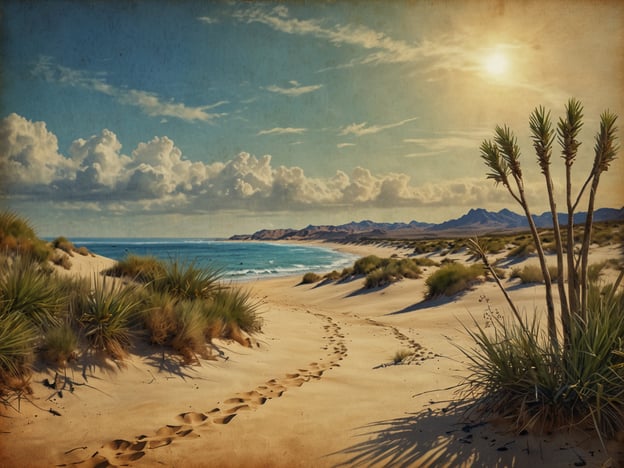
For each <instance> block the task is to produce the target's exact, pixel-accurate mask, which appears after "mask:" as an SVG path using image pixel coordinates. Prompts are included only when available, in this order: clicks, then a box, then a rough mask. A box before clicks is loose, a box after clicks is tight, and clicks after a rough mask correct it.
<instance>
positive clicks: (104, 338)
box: [78, 277, 139, 359]
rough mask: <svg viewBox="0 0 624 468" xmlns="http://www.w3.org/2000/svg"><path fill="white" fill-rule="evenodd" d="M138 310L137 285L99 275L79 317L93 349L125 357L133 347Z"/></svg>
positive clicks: (114, 356) (116, 357) (116, 356)
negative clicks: (133, 327) (135, 287)
mask: <svg viewBox="0 0 624 468" xmlns="http://www.w3.org/2000/svg"><path fill="white" fill-rule="evenodd" d="M138 311H139V299H138V295H137V293H136V290H135V289H134V288H133V287H131V286H124V285H122V284H120V283H119V282H112V283H111V282H110V281H109V282H107V281H106V277H104V279H99V278H96V279H95V281H94V285H93V291H92V292H91V294H89V296H88V297H87V298H85V300H84V304H83V307H82V308H81V312H82V313H81V315H80V317H79V319H78V320H79V322H80V324H81V326H82V328H83V331H84V334H85V336H86V338H87V340H88V341H89V345H90V346H91V347H92V348H94V349H96V350H104V351H106V352H108V353H109V354H110V355H111V356H112V357H113V358H115V359H121V358H123V357H125V355H126V351H127V349H128V347H129V346H130V340H131V336H132V333H131V323H132V320H133V319H134V317H135V315H136V314H137V313H138Z"/></svg>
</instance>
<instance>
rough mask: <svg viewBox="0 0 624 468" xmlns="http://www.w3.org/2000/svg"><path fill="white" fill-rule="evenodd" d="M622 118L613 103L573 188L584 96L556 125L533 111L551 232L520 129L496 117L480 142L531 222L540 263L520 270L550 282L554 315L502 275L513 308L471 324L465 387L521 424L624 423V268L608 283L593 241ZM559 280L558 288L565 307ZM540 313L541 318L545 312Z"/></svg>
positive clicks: (610, 426)
mask: <svg viewBox="0 0 624 468" xmlns="http://www.w3.org/2000/svg"><path fill="white" fill-rule="evenodd" d="M616 119H617V116H616V115H614V114H612V113H610V112H608V111H606V112H604V113H603V114H602V115H601V117H600V127H599V130H598V132H597V134H596V137H595V144H594V160H593V164H592V166H591V169H590V172H589V174H588V175H587V177H586V179H585V183H584V184H583V185H582V187H581V188H580V189H579V190H578V191H577V192H576V193H574V192H573V189H572V167H573V165H574V162H575V161H576V158H577V152H578V148H579V146H580V142H579V141H578V140H577V138H578V135H579V132H580V129H581V127H582V125H583V107H582V105H581V103H580V102H579V101H577V100H575V99H571V100H570V101H569V102H568V103H567V105H566V107H565V113H564V116H563V117H561V118H560V119H559V121H558V122H557V124H556V126H555V127H554V128H553V124H552V121H551V118H550V112H547V111H546V110H545V109H544V108H543V107H540V108H537V109H535V110H534V112H533V113H532V114H531V116H530V120H529V128H530V131H531V139H532V141H533V147H534V149H535V153H536V155H537V162H538V164H539V166H540V170H541V173H542V174H543V176H544V180H545V187H546V192H547V196H548V200H549V203H550V207H551V214H552V221H553V230H552V235H550V236H548V239H544V238H543V235H542V233H541V232H540V231H538V229H536V227H535V225H534V223H533V221H532V218H531V210H530V207H529V204H528V202H527V199H526V196H525V193H524V180H523V177H522V167H521V160H520V148H519V147H518V144H517V140H516V137H515V136H514V134H513V132H512V131H511V129H510V128H508V127H507V126H497V127H496V129H495V135H494V139H493V140H485V141H484V142H483V144H482V145H481V157H482V159H483V160H484V162H485V164H486V166H487V167H488V170H489V172H488V174H487V178H489V179H492V180H493V181H494V182H495V183H496V184H498V185H502V186H503V187H504V188H505V189H506V190H507V192H508V193H509V194H510V196H511V197H512V198H513V199H514V200H515V201H516V202H517V203H518V205H520V206H521V207H522V209H523V211H524V213H525V215H526V218H527V221H528V222H529V227H530V232H531V237H532V241H533V243H532V246H533V247H534V249H535V252H536V255H537V259H538V260H539V267H531V268H530V269H529V270H527V268H526V267H525V269H524V270H522V271H518V275H519V276H520V278H521V281H523V282H527V281H539V282H543V284H544V292H545V306H546V311H545V312H546V319H547V320H546V324H545V327H544V326H542V323H540V321H539V318H536V319H534V320H528V319H526V318H524V317H523V316H522V315H521V314H520V313H519V311H518V309H517V307H516V305H515V304H514V302H513V301H512V300H511V298H510V297H509V295H508V294H507V292H506V290H505V288H504V287H503V286H502V283H501V282H500V281H498V284H499V286H500V287H501V291H502V292H503V294H504V295H505V297H506V299H507V303H508V305H509V308H510V309H511V311H512V312H513V314H512V316H511V317H510V318H506V317H503V316H500V315H498V314H497V313H492V314H491V317H492V320H491V323H492V324H493V326H492V327H491V328H492V330H485V329H484V328H482V327H481V326H480V325H479V324H478V323H476V322H475V326H476V331H474V330H471V329H469V328H466V330H467V333H468V334H469V335H470V336H471V337H472V338H473V340H474V343H475V347H474V348H473V349H469V350H463V352H464V354H465V356H466V357H467V359H468V360H469V362H470V371H471V375H470V376H469V377H468V379H467V381H466V386H467V393H469V394H470V395H472V396H475V397H476V398H478V400H479V401H480V403H481V405H480V408H481V409H482V410H484V411H486V412H492V413H495V414H498V415H502V416H504V417H505V418H506V419H508V420H510V421H513V422H514V424H515V425H516V428H517V429H518V430H524V429H529V430H537V431H552V430H557V429H561V428H569V427H575V426H580V427H581V428H587V427H593V429H594V430H595V431H596V433H597V434H598V436H599V437H600V438H601V440H603V439H605V438H611V437H614V436H615V435H616V434H618V433H621V432H622V431H624V292H622V290H621V289H619V286H620V284H621V281H622V278H623V277H624V270H623V269H621V268H620V273H619V276H618V277H617V280H616V281H615V283H614V284H607V285H600V284H599V283H598V282H597V279H598V277H599V273H600V269H601V268H598V267H594V268H590V265H589V247H590V245H591V243H592V241H594V240H595V238H598V239H599V240H600V241H605V239H604V236H602V235H601V234H600V233H598V235H597V236H592V234H593V232H594V224H593V220H592V217H593V212H594V203H595V197H596V193H597V189H598V186H599V182H600V177H601V175H602V174H603V173H604V172H606V171H607V170H608V169H609V166H610V164H611V163H612V162H613V160H614V159H615V157H616V154H617V151H618V149H619V147H618V144H617V133H616V132H617V127H616V125H615V122H616ZM555 140H557V141H558V143H559V145H560V147H561V155H562V159H563V161H564V165H565V170H566V180H565V182H566V196H565V206H566V207H567V224H566V225H565V226H560V225H559V221H558V216H557V210H556V201H555V197H554V189H553V181H552V176H551V164H552V161H551V156H552V152H553V143H554V141H555ZM588 188H589V193H586V191H587V189H588ZM582 200H585V201H586V203H587V218H586V222H585V224H584V226H583V230H582V233H579V232H578V231H576V230H575V229H574V222H573V217H574V213H575V210H576V208H577V207H578V206H579V204H580V202H581V201H582ZM620 232H621V230H620ZM545 244H548V247H549V249H551V250H552V251H553V252H554V253H555V255H556V260H557V265H556V268H554V269H553V268H550V267H549V265H548V264H547V262H546V253H545V252H546V248H545ZM527 245H528V244H527ZM620 245H621V244H620ZM471 247H472V249H473V251H474V253H475V254H476V255H477V256H479V257H480V258H481V260H482V261H483V264H484V266H485V267H486V268H489V269H490V270H491V273H492V275H493V276H494V277H495V278H496V275H495V274H494V271H493V269H492V267H491V265H490V263H489V261H488V258H487V252H486V250H485V248H484V247H483V246H482V245H480V242H479V241H478V240H473V241H472V242H471ZM554 284H556V287H557V290H558V293H559V294H558V295H557V301H558V303H559V304H558V306H559V307H558V308H556V307H555V298H554V295H553V291H552V290H553V287H554ZM536 312H537V314H536V317H539V315H541V311H536ZM557 312H558V314H557Z"/></svg>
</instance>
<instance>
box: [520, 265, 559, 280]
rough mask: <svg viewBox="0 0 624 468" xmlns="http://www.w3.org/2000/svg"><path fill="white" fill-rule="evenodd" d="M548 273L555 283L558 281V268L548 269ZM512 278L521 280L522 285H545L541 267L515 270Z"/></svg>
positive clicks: (534, 266)
mask: <svg viewBox="0 0 624 468" xmlns="http://www.w3.org/2000/svg"><path fill="white" fill-rule="evenodd" d="M548 273H549V274H550V278H551V279H552V281H553V282H555V281H556V280H557V267H556V266H550V267H548ZM509 277H510V278H520V283H521V284H530V283H543V282H544V275H543V274H542V269H541V268H540V267H539V265H524V266H523V267H522V268H513V269H512V270H511V274H510V276H509Z"/></svg>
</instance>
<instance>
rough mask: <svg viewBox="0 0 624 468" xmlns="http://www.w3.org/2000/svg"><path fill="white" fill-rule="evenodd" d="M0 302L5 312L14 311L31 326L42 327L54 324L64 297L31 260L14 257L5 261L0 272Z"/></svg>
mask: <svg viewBox="0 0 624 468" xmlns="http://www.w3.org/2000/svg"><path fill="white" fill-rule="evenodd" d="M0 300H2V301H4V302H5V304H6V305H5V307H6V309H7V310H9V311H13V312H18V313H21V314H23V315H24V317H26V318H27V319H28V320H30V321H31V322H32V323H33V325H35V326H36V327H39V328H44V327H46V326H49V325H53V324H56V323H58V316H57V315H58V311H59V307H60V305H61V304H62V303H63V300H64V298H62V297H59V293H58V291H57V290H56V288H55V286H54V281H51V278H50V276H49V275H48V274H47V273H46V272H44V271H43V270H42V269H41V267H40V265H38V264H37V263H35V262H34V261H32V260H30V259H28V258H23V257H16V258H15V259H12V260H11V261H6V262H5V265H4V268H3V269H2V271H1V272H0Z"/></svg>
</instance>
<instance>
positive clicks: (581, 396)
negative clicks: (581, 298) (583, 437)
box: [462, 285, 624, 437]
mask: <svg viewBox="0 0 624 468" xmlns="http://www.w3.org/2000/svg"><path fill="white" fill-rule="evenodd" d="M611 292H612V291H611V289H610V288H609V287H607V288H603V289H600V288H597V287H596V286H595V285H594V286H592V287H591V288H590V301H589V314H588V316H587V319H586V320H582V319H581V318H580V317H579V316H576V317H575V318H574V320H573V322H572V327H571V331H572V333H571V335H570V342H569V344H568V346H567V347H565V348H558V347H556V346H555V345H554V344H553V343H552V341H551V340H549V339H548V337H547V336H545V334H544V333H543V330H542V329H541V328H540V326H539V324H538V323H537V322H536V321H533V322H531V323H528V324H526V323H525V324H524V325H522V326H521V325H520V324H519V323H518V322H513V323H512V322H509V321H506V320H503V319H501V318H496V317H494V320H492V323H493V325H494V327H493V328H494V331H493V333H490V332H486V331H485V330H484V329H483V328H481V327H480V326H479V325H478V324H476V323H475V325H476V327H477V330H476V331H474V332H473V331H470V330H467V332H468V334H469V335H470V336H471V337H472V338H473V340H474V341H475V343H476V348H473V349H470V350H462V351H463V353H464V355H465V356H466V357H467V358H468V360H469V361H470V363H471V365H470V371H471V375H470V377H469V378H468V379H467V381H466V384H467V389H468V393H471V394H474V395H480V396H485V398H484V400H482V403H483V405H484V408H486V409H487V411H490V412H492V413H496V414H500V415H502V416H503V417H505V418H506V419H508V420H510V421H513V422H514V423H515V424H516V425H517V429H519V430H523V429H537V430H539V431H548V430H553V429H554V428H557V427H562V426H566V427H569V426H574V425H579V426H581V427H582V428H587V427H591V426H593V427H594V428H595V429H596V430H597V431H598V433H599V434H601V435H602V436H605V437H612V436H613V435H615V434H616V433H618V432H619V431H622V430H624V353H623V351H624V348H623V347H624V307H623V305H624V298H623V296H624V294H622V293H621V292H620V293H619V294H611Z"/></svg>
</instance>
